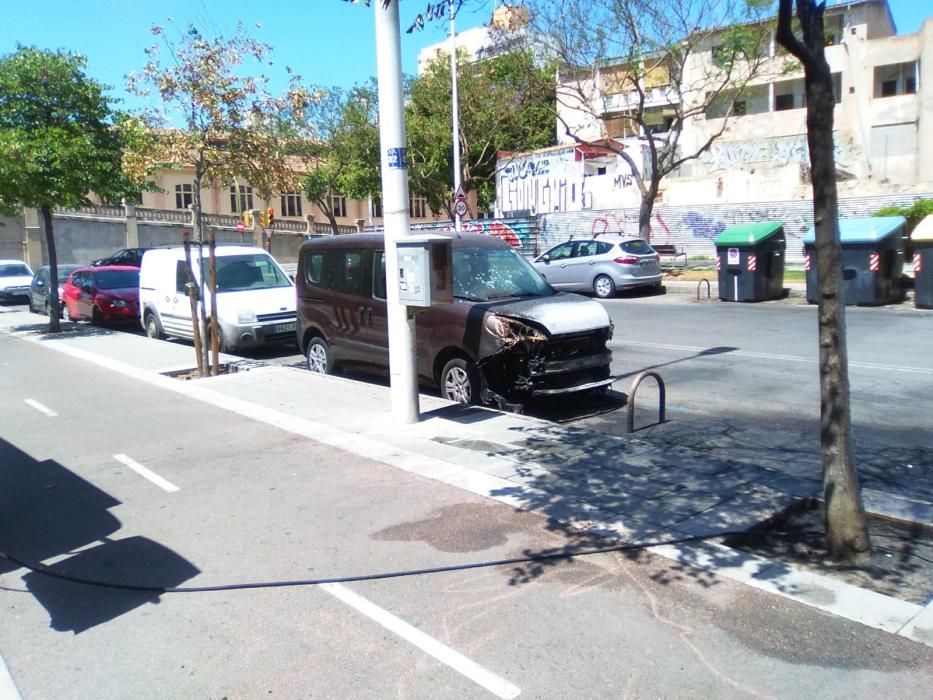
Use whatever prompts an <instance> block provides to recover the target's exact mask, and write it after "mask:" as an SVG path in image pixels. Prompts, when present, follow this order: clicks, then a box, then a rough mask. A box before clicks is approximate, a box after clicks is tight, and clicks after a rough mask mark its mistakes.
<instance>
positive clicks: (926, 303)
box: [910, 214, 933, 309]
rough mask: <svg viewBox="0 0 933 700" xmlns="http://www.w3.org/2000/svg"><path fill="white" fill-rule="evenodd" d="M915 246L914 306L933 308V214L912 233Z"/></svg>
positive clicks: (911, 238)
mask: <svg viewBox="0 0 933 700" xmlns="http://www.w3.org/2000/svg"><path fill="white" fill-rule="evenodd" d="M910 241H911V243H913V246H914V260H913V263H914V306H916V307H917V308H918V309H933V214H931V215H929V216H927V217H926V218H925V219H924V220H923V221H921V222H920V223H919V224H917V228H915V229H914V232H913V233H912V234H910Z"/></svg>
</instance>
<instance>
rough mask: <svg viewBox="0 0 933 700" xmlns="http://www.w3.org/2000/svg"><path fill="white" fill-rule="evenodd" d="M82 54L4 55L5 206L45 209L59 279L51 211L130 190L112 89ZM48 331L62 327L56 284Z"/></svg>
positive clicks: (0, 149) (113, 198)
mask: <svg viewBox="0 0 933 700" xmlns="http://www.w3.org/2000/svg"><path fill="white" fill-rule="evenodd" d="M86 67H87V61H86V60H85V58H84V57H83V56H79V55H77V54H73V53H69V52H66V51H57V52H51V51H44V50H40V49H36V48H29V47H22V46H20V47H18V48H17V50H16V52H15V53H13V54H9V55H7V56H4V57H3V58H0V210H2V211H4V212H6V213H9V214H18V213H19V212H21V211H22V209H24V208H27V207H29V208H36V209H38V210H39V211H40V213H41V216H42V221H43V224H44V228H45V240H46V246H47V249H48V256H49V266H50V268H51V273H50V277H49V279H51V280H53V281H54V280H56V279H58V257H57V254H56V250H55V235H54V231H53V227H52V209H53V208H55V207H63V206H64V207H74V206H78V205H81V204H86V203H88V195H89V194H90V193H94V194H95V195H96V196H97V197H99V198H101V199H103V200H104V201H108V202H118V201H120V198H121V197H123V196H126V195H129V194H131V189H132V188H131V187H130V185H129V183H128V181H127V180H126V179H125V178H124V177H123V176H122V168H121V160H122V144H121V140H120V135H119V132H118V130H117V129H116V128H114V121H115V114H114V112H113V111H112V109H111V106H110V102H109V101H108V99H107V98H106V97H105V96H104V90H105V89H106V86H104V85H102V84H100V83H98V82H96V81H94V80H92V79H90V78H88V77H87V75H86V74H85V69H86ZM49 306H50V308H51V314H50V316H49V330H50V331H51V332H53V333H57V332H59V331H60V330H61V327H60V324H59V320H58V315H59V298H58V285H56V284H52V285H51V286H50V287H49Z"/></svg>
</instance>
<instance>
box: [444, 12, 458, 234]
mask: <svg viewBox="0 0 933 700" xmlns="http://www.w3.org/2000/svg"><path fill="white" fill-rule="evenodd" d="M447 8H448V10H449V12H450V82H451V90H450V105H451V114H452V116H453V119H452V121H453V146H454V193H455V196H456V193H457V192H459V191H460V105H459V98H458V97H457V30H456V27H455V26H454V17H455V15H456V12H455V11H454V0H447ZM454 228H455V229H456V231H457V233H460V231H461V223H460V214H458V213H457V212H456V209H455V210H454Z"/></svg>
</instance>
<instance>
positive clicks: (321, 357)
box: [306, 337, 334, 374]
mask: <svg viewBox="0 0 933 700" xmlns="http://www.w3.org/2000/svg"><path fill="white" fill-rule="evenodd" d="M306 355H307V358H308V369H309V370H310V371H312V372H316V373H317V374H333V373H334V358H333V356H332V355H331V353H330V346H328V345H327V342H326V341H325V340H324V339H323V338H320V337H314V338H312V339H311V342H309V343H308V351H307V353H306Z"/></svg>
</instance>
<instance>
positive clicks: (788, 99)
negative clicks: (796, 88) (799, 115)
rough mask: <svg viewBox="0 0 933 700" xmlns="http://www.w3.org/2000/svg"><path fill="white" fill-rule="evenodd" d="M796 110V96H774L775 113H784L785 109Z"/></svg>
mask: <svg viewBox="0 0 933 700" xmlns="http://www.w3.org/2000/svg"><path fill="white" fill-rule="evenodd" d="M793 108H794V94H793V93H791V94H789V95H775V96H774V111H775V112H782V111H784V110H785V109H793Z"/></svg>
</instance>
